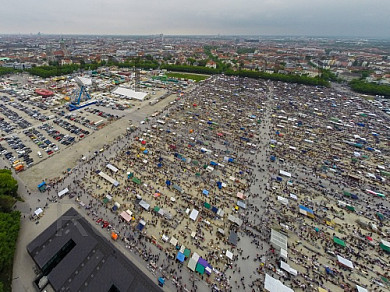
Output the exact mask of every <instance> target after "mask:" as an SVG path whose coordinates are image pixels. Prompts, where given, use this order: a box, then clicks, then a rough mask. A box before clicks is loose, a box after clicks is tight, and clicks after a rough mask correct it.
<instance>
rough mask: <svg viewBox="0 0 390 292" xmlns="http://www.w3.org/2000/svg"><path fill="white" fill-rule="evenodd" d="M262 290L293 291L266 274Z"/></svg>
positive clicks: (272, 291)
mask: <svg viewBox="0 0 390 292" xmlns="http://www.w3.org/2000/svg"><path fill="white" fill-rule="evenodd" d="M264 289H265V290H267V291H269V292H294V290H293V289H291V288H289V287H287V286H285V285H284V284H283V283H282V282H280V281H279V280H276V279H275V278H273V277H271V276H270V275H268V274H265V281H264Z"/></svg>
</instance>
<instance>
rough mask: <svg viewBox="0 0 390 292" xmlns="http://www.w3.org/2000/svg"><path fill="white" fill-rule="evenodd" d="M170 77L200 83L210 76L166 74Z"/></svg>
mask: <svg viewBox="0 0 390 292" xmlns="http://www.w3.org/2000/svg"><path fill="white" fill-rule="evenodd" d="M166 75H167V76H168V77H173V78H178V79H180V78H184V79H192V80H194V81H195V82H199V81H201V80H205V79H207V78H209V77H210V75H202V74H191V73H176V72H170V73H166Z"/></svg>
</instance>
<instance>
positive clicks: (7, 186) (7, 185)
mask: <svg viewBox="0 0 390 292" xmlns="http://www.w3.org/2000/svg"><path fill="white" fill-rule="evenodd" d="M0 195H5V196H11V197H17V195H18V182H17V181H16V180H15V179H14V178H13V177H12V172H11V170H9V169H0Z"/></svg>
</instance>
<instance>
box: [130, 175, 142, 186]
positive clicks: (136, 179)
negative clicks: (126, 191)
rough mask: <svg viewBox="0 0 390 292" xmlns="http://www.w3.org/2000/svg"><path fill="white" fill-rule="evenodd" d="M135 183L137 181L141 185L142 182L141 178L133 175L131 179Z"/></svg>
mask: <svg viewBox="0 0 390 292" xmlns="http://www.w3.org/2000/svg"><path fill="white" fill-rule="evenodd" d="M131 181H132V182H133V183H136V184H137V185H140V184H141V180H140V179H138V178H136V177H133V179H132V180H131Z"/></svg>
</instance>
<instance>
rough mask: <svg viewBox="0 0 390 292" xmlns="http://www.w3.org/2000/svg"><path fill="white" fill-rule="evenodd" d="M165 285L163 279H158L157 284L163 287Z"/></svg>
mask: <svg viewBox="0 0 390 292" xmlns="http://www.w3.org/2000/svg"><path fill="white" fill-rule="evenodd" d="M164 283H165V279H164V278H163V277H160V278H158V284H159V285H160V286H161V287H163V286H164Z"/></svg>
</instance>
